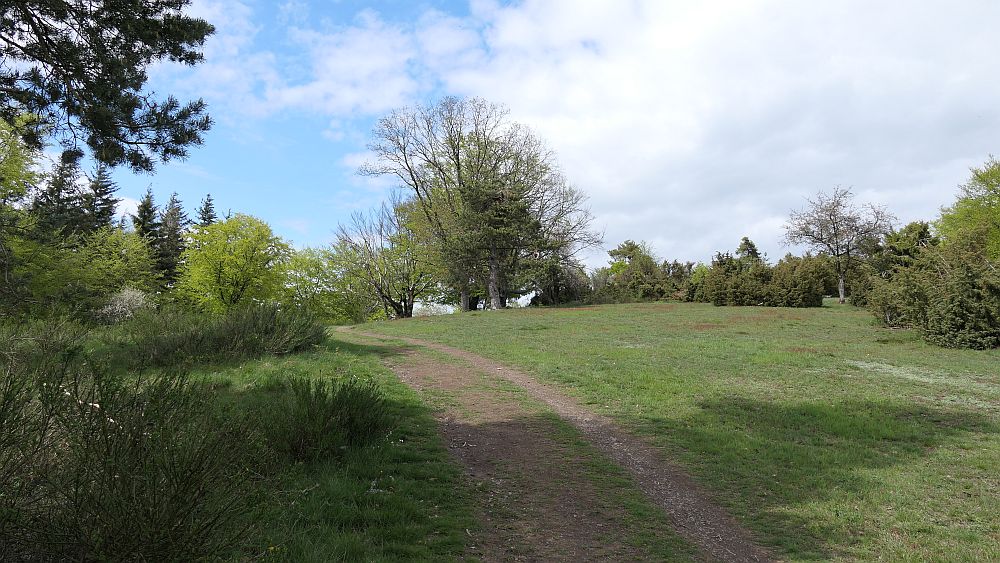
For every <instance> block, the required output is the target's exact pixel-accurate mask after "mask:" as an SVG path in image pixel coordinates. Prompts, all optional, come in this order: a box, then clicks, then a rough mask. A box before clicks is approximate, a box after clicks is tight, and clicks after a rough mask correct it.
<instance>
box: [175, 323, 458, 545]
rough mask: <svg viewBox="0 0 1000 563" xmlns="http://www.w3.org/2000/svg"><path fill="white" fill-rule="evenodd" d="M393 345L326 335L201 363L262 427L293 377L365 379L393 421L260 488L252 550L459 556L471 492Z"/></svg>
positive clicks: (212, 385) (221, 394)
mask: <svg viewBox="0 0 1000 563" xmlns="http://www.w3.org/2000/svg"><path fill="white" fill-rule="evenodd" d="M389 353H391V352H390V351H388V350H384V349H380V348H378V347H375V346H358V345H354V344H350V343H346V342H341V341H336V340H329V341H327V342H326V343H325V344H323V345H321V346H320V348H319V349H317V350H315V351H311V352H305V353H299V354H296V355H292V356H286V357H270V358H264V359H262V360H256V361H252V362H247V363H243V364H240V365H229V366H215V367H213V368H207V367H202V368H200V369H197V370H195V371H194V372H193V373H192V378H193V379H194V380H195V381H197V382H198V383H199V384H201V385H204V386H205V387H206V388H207V389H212V390H213V391H214V392H215V393H217V394H218V398H219V399H220V402H221V404H222V405H223V408H224V409H232V410H233V411H235V412H240V413H246V414H247V415H248V416H249V418H250V419H251V420H252V421H256V422H257V423H258V424H259V425H260V426H261V427H262V428H266V427H267V426H268V425H271V424H275V423H276V419H280V418H281V413H280V410H281V409H283V408H285V407H286V405H285V402H284V400H283V398H282V393H283V390H284V386H285V384H286V382H287V381H288V380H289V379H290V378H292V379H306V380H314V381H321V380H322V381H331V382H336V381H341V382H342V381H347V380H360V381H361V382H365V383H371V384H373V385H374V386H375V387H376V388H377V389H378V390H379V391H380V392H381V394H382V396H383V397H384V399H385V407H386V411H387V413H386V414H387V415H388V419H389V420H390V429H389V431H388V432H387V433H386V435H385V436H384V437H381V438H379V439H378V440H376V441H375V442H374V443H372V444H368V445H366V446H365V447H358V448H344V453H343V454H342V455H339V456H336V457H335V458H333V459H316V460H309V461H307V462H300V463H294V464H288V463H287V462H285V461H284V460H282V459H280V458H278V460H277V463H278V464H279V465H280V468H279V469H278V470H277V478H276V480H275V481H274V482H273V483H272V484H271V486H269V487H267V489H266V491H265V492H264V495H265V498H266V502H265V503H263V506H262V507H261V508H260V511H259V513H258V515H257V516H256V517H257V518H258V520H257V523H256V524H255V526H254V528H255V529H254V530H253V535H254V536H255V538H256V539H255V540H252V541H251V542H250V544H249V546H248V551H249V553H247V551H246V550H245V551H244V552H243V554H242V555H240V556H238V557H237V559H243V558H244V557H245V556H246V555H248V554H249V555H253V556H265V557H267V558H268V559H272V560H279V561H296V562H299V561H382V560H441V559H452V558H456V557H458V556H460V555H461V554H462V553H463V551H464V549H465V542H466V540H467V536H466V530H467V529H469V528H473V527H474V526H475V522H474V521H473V517H472V508H471V500H470V494H471V493H470V491H469V490H467V488H466V486H465V484H464V483H463V482H462V480H461V474H460V471H459V469H458V467H457V465H456V464H455V463H454V461H453V460H452V459H451V457H450V456H449V455H448V452H447V450H446V448H445V447H444V445H443V443H442V441H441V438H440V436H439V435H438V432H437V425H436V423H435V421H434V419H433V417H432V416H431V412H430V410H429V409H428V407H426V406H425V405H424V404H423V403H421V401H420V399H419V398H418V397H417V395H416V394H415V393H414V392H413V391H412V390H410V389H409V388H408V387H406V386H405V385H403V384H402V383H401V382H400V381H399V380H398V379H396V377H395V376H394V375H392V373H391V372H389V371H388V370H387V369H386V368H385V367H383V365H382V363H381V361H380V357H381V356H382V355H384V354H389Z"/></svg>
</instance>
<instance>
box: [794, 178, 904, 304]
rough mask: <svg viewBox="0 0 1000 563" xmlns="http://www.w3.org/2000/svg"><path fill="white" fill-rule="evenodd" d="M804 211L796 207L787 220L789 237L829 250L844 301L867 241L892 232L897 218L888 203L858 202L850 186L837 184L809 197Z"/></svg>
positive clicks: (839, 290)
mask: <svg viewBox="0 0 1000 563" xmlns="http://www.w3.org/2000/svg"><path fill="white" fill-rule="evenodd" d="M807 201H808V202H809V204H808V205H807V206H806V208H805V209H802V210H801V211H792V214H791V217H789V219H788V223H786V224H785V240H786V242H788V243H790V244H805V245H807V246H809V247H810V248H812V249H814V250H817V251H819V252H824V253H826V254H829V255H830V256H831V257H832V258H833V263H834V265H835V267H836V270H837V289H838V293H839V294H840V302H841V303H845V302H846V296H845V295H846V290H845V285H846V283H845V280H846V278H847V273H848V272H849V271H850V269H851V267H852V266H853V265H854V262H855V261H856V260H857V259H858V258H859V256H858V254H859V249H860V248H861V246H862V245H863V243H864V242H866V241H870V240H871V239H873V238H876V237H882V236H884V235H885V234H886V233H888V232H889V229H890V228H891V227H892V222H893V221H894V220H895V218H894V217H893V216H892V214H890V213H889V212H888V211H887V210H886V209H885V208H884V207H879V206H877V205H874V204H865V205H861V206H858V205H856V204H855V203H854V194H852V193H851V190H850V189H849V188H841V187H837V188H835V189H834V190H833V192H832V193H829V194H827V193H825V192H820V193H818V194H816V196H815V197H813V198H811V199H807Z"/></svg>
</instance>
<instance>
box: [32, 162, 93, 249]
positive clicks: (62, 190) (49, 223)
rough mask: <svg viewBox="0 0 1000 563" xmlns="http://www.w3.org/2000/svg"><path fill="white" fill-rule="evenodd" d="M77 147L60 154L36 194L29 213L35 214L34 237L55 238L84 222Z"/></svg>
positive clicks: (69, 234) (77, 228)
mask: <svg viewBox="0 0 1000 563" xmlns="http://www.w3.org/2000/svg"><path fill="white" fill-rule="evenodd" d="M81 156H82V154H81V153H80V152H78V151H65V152H63V154H62V156H61V157H60V158H59V163H58V164H56V166H55V168H54V169H53V171H52V174H51V176H50V177H49V181H48V182H47V183H46V186H45V188H44V189H42V190H41V191H39V192H38V193H36V194H35V198H34V200H33V201H32V203H31V213H32V215H33V216H34V218H35V237H36V238H37V239H38V240H43V241H54V240H58V239H64V238H67V237H70V236H72V235H73V234H75V233H76V232H77V231H78V230H79V229H80V226H81V224H82V223H83V222H84V219H83V215H84V211H83V207H82V205H81V199H80V192H79V188H78V187H77V180H79V178H80V165H79V163H80V158H81Z"/></svg>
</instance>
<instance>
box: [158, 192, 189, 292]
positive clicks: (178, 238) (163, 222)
mask: <svg viewBox="0 0 1000 563" xmlns="http://www.w3.org/2000/svg"><path fill="white" fill-rule="evenodd" d="M188 224H190V221H189V220H188V217H187V214H186V213H184V208H183V207H182V206H181V200H180V198H178V197H177V192H174V193H172V194H170V199H169V200H167V204H166V205H165V206H164V207H163V210H162V212H161V213H160V232H159V238H158V239H157V241H156V263H157V269H159V270H160V274H161V276H162V279H163V282H164V284H166V285H167V286H170V285H172V284H173V282H174V281H175V280H176V279H177V265H178V263H179V262H180V258H181V253H182V252H184V246H185V245H184V231H185V229H186V228H187V226H188Z"/></svg>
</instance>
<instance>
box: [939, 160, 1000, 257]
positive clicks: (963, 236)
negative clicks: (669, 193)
mask: <svg viewBox="0 0 1000 563" xmlns="http://www.w3.org/2000/svg"><path fill="white" fill-rule="evenodd" d="M960 190H961V193H960V195H959V197H958V199H957V200H956V201H955V203H954V204H953V205H952V206H951V207H948V208H946V209H943V210H942V211H941V218H940V219H939V220H938V221H937V223H936V227H937V230H938V232H939V233H940V235H941V239H942V242H944V244H954V243H963V242H964V241H975V242H976V244H978V245H979V246H981V247H982V248H984V249H985V251H986V255H987V256H989V257H990V259H992V260H1000V161H998V160H997V159H996V158H995V157H993V156H990V157H989V159H988V160H987V161H986V164H984V165H983V166H982V167H980V168H973V169H972V175H971V177H970V178H969V181H968V182H966V183H965V184H963V185H961V186H960Z"/></svg>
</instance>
